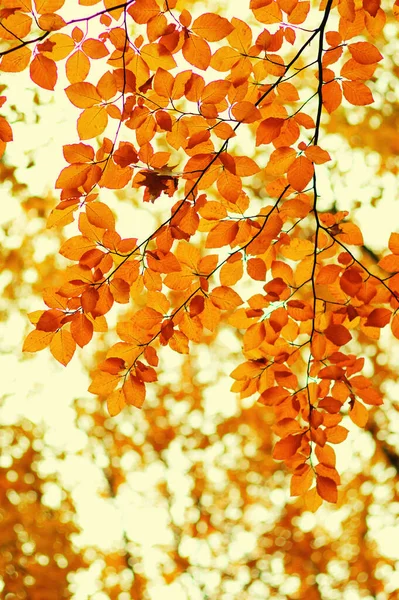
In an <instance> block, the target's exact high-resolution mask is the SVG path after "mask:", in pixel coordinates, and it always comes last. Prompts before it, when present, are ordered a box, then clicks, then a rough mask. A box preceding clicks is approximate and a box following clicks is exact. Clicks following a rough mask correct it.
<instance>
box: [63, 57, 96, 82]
mask: <svg viewBox="0 0 399 600" xmlns="http://www.w3.org/2000/svg"><path fill="white" fill-rule="evenodd" d="M65 70H66V76H67V78H68V81H69V82H70V83H79V82H80V81H84V80H85V79H86V77H87V75H88V74H89V71H90V61H89V59H88V58H87V56H86V54H85V53H84V52H82V50H77V51H76V52H74V53H73V54H71V55H70V57H69V58H68V60H67V61H66V65H65Z"/></svg>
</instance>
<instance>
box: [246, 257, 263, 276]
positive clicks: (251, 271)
mask: <svg viewBox="0 0 399 600" xmlns="http://www.w3.org/2000/svg"><path fill="white" fill-rule="evenodd" d="M247 272H248V275H249V276H250V277H251V278H252V279H255V281H265V279H266V264H265V261H264V260H262V259H261V258H250V259H249V260H248V261H247Z"/></svg>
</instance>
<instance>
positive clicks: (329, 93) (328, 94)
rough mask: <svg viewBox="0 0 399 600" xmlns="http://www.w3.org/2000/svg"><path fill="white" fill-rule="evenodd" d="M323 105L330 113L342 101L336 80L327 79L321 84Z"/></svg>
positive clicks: (339, 87)
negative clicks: (327, 80)
mask: <svg viewBox="0 0 399 600" xmlns="http://www.w3.org/2000/svg"><path fill="white" fill-rule="evenodd" d="M322 93H323V106H324V108H325V109H326V111H327V112H328V113H329V114H331V113H332V112H334V110H337V108H338V107H339V106H340V104H341V102H342V90H341V86H340V85H339V83H338V82H337V81H329V82H327V83H325V84H324V85H323V88H322Z"/></svg>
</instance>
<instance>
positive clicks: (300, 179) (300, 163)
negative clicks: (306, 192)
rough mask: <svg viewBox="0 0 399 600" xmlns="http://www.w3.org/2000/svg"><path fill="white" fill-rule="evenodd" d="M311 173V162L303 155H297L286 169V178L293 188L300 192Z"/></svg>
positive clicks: (310, 177)
mask: <svg viewBox="0 0 399 600" xmlns="http://www.w3.org/2000/svg"><path fill="white" fill-rule="evenodd" d="M313 174H314V166H313V163H312V162H311V161H310V160H309V159H308V158H306V157H305V156H298V158H296V159H295V160H294V162H293V163H292V165H291V166H290V167H289V169H288V172H287V179H288V182H289V184H290V185H291V186H292V187H293V188H294V190H297V191H298V192H301V191H302V190H303V189H305V187H306V186H307V185H308V183H309V182H310V180H311V179H312V177H313Z"/></svg>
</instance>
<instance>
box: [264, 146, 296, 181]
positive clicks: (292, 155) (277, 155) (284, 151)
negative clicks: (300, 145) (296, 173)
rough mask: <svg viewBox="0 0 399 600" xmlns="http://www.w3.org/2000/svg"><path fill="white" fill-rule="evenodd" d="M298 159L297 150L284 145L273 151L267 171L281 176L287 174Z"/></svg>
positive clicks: (269, 173)
mask: <svg viewBox="0 0 399 600" xmlns="http://www.w3.org/2000/svg"><path fill="white" fill-rule="evenodd" d="M295 159H296V152H295V150H294V149H293V148H289V147H288V146H282V147H281V148H277V150H275V151H274V152H272V153H271V155H270V158H269V162H268V163H267V167H266V173H267V174H268V175H274V176H276V177H279V176H280V175H285V174H286V173H287V171H288V169H289V167H290V166H291V165H292V163H293V162H294V160H295Z"/></svg>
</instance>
